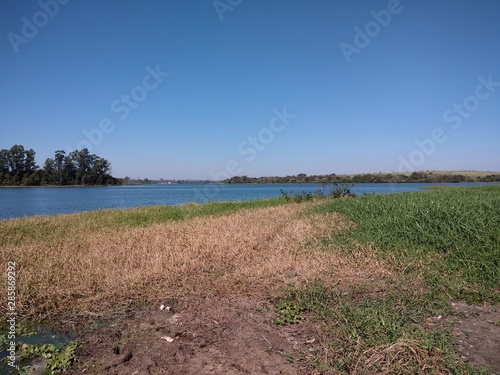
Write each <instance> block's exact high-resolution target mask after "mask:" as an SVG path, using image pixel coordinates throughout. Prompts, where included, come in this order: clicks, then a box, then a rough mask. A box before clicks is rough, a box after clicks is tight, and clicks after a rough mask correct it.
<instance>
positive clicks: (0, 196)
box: [0, 183, 491, 219]
mask: <svg viewBox="0 0 500 375" xmlns="http://www.w3.org/2000/svg"><path fill="white" fill-rule="evenodd" d="M490 184H491V183H490ZM431 185H436V184H383V183H378V184H356V185H354V188H353V193H355V194H370V193H377V194H390V193H398V192H406V191H418V190H420V189H421V188H422V187H425V186H431ZM439 185H450V186H471V185H488V183H483V184H481V183H458V184H439ZM317 189H321V185H320V184H234V185H223V184H171V185H167V184H164V185H139V186H90V187H25V188H0V219H9V218H15V217H23V216H33V215H55V214H62V213H73V212H80V211H92V210H100V209H106V208H131V207H138V206H152V205H178V204H183V203H189V202H199V203H203V202H207V201H238V200H252V199H258V198H269V197H276V196H280V195H281V190H284V191H286V192H292V193H299V192H301V191H303V190H305V191H310V192H314V191H316V190H317Z"/></svg>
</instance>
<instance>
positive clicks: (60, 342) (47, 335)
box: [0, 326, 76, 374]
mask: <svg viewBox="0 0 500 375" xmlns="http://www.w3.org/2000/svg"><path fill="white" fill-rule="evenodd" d="M2 328H3V327H2ZM28 331H30V332H34V334H33V335H28V336H23V335H18V336H16V342H17V343H25V344H30V345H39V344H52V345H54V346H55V347H56V349H60V348H62V347H63V346H64V345H66V344H67V343H68V342H70V341H72V340H74V339H76V334H75V333H73V332H57V331H55V330H54V329H52V328H48V327H43V326H40V327H35V328H30V329H29V330H28ZM3 332H6V331H5V330H4V329H2V333H3ZM23 333H24V332H23ZM1 349H5V350H1V351H0V374H11V373H12V374H16V373H17V371H13V370H14V369H13V368H12V367H11V366H9V365H8V364H7V363H6V362H5V358H6V357H7V356H8V355H9V353H8V352H7V349H6V348H5V346H2V347H1ZM16 354H18V353H16ZM45 363H46V361H44V360H43V359H41V358H32V359H30V360H26V361H22V362H19V359H16V365H17V366H19V367H23V366H32V371H30V372H29V374H40V373H42V372H43V370H44V369H45Z"/></svg>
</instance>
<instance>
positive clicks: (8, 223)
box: [0, 197, 287, 247]
mask: <svg viewBox="0 0 500 375" xmlns="http://www.w3.org/2000/svg"><path fill="white" fill-rule="evenodd" d="M286 203H287V201H286V200H285V199H284V198H282V197H277V198H268V199H259V200H252V201H239V202H209V203H204V204H197V203H190V204H184V205H179V206H148V207H138V208H131V209H123V210H98V211H88V212H82V213H75V214H69V215H57V216H35V217H26V218H19V219H11V220H0V233H2V235H1V236H0V247H1V246H5V245H8V244H13V245H16V244H19V243H24V242H26V241H28V242H29V241H40V240H47V241H48V240H52V239H55V238H56V239H57V238H65V237H67V236H72V235H78V236H81V235H84V234H85V233H88V232H92V231H94V230H97V229H102V228H112V229H119V228H123V227H137V226H142V227H146V226H149V225H153V224H157V223H163V222H166V221H181V220H188V219H190V218H194V217H201V216H210V215H213V216H219V215H229V214H231V213H233V212H236V211H238V210H242V209H250V208H261V207H271V206H277V205H280V204H286ZM61 218H64V220H60V219H61Z"/></svg>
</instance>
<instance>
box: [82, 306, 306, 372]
mask: <svg viewBox="0 0 500 375" xmlns="http://www.w3.org/2000/svg"><path fill="white" fill-rule="evenodd" d="M165 305H166V306H168V307H170V310H169V311H167V310H168V309H167V308H165V309H164V310H160V308H159V306H158V307H157V308H156V309H155V310H154V311H151V310H148V311H146V310H142V311H136V312H129V313H126V314H123V315H122V316H120V317H117V316H115V317H114V318H113V319H112V320H110V321H108V322H107V323H105V324H104V325H103V326H101V327H97V328H95V329H90V330H88V331H87V332H86V333H85V334H84V336H83V342H84V347H83V348H84V349H83V350H82V353H81V355H82V361H81V362H80V363H79V365H78V366H77V368H75V369H74V370H73V372H72V373H74V374H134V375H145V374H179V375H183V374H272V375H275V374H276V375H277V374H285V375H292V374H311V373H313V372H311V371H309V370H308V369H306V368H304V367H303V366H302V367H299V366H298V365H296V364H294V363H293V362H294V357H293V356H294V354H297V353H298V351H299V350H304V348H305V349H306V350H307V343H308V342H311V340H312V339H313V337H312V336H311V335H310V334H308V333H307V324H301V325H296V326H292V327H290V326H289V327H278V326H276V324H275V323H274V310H273V307H272V306H271V305H270V303H269V302H267V301H255V300H252V299H250V298H242V297H233V298H215V297H214V298H206V299H203V300H198V301H195V302H193V301H191V302H189V303H188V302H177V303H168V302H166V303H165ZM172 339H173V340H172Z"/></svg>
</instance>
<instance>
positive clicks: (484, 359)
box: [453, 303, 500, 374]
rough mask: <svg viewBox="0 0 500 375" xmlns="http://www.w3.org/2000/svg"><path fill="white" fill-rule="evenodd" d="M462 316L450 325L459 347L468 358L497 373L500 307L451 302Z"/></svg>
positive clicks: (499, 363) (499, 352)
mask: <svg viewBox="0 0 500 375" xmlns="http://www.w3.org/2000/svg"><path fill="white" fill-rule="evenodd" d="M453 308H454V310H455V311H456V312H457V313H458V314H459V316H460V317H461V318H460V319H458V320H457V321H456V322H455V323H454V325H453V333H454V334H455V335H456V336H457V339H458V344H459V351H460V353H462V355H464V356H465V357H467V358H468V359H469V360H470V361H471V362H473V363H477V364H479V365H481V366H483V367H486V368H487V369H489V370H490V371H492V372H493V373H495V374H500V308H499V306H491V305H483V306H471V305H467V304H465V303H454V304H453Z"/></svg>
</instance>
